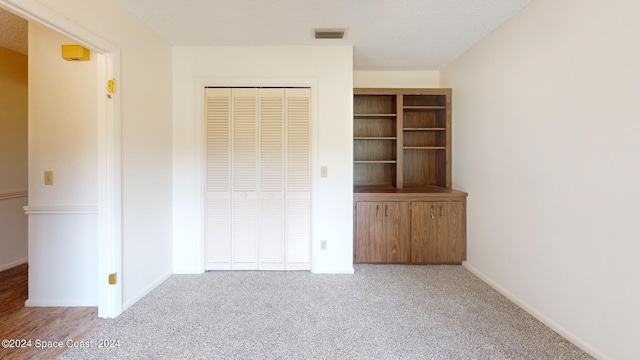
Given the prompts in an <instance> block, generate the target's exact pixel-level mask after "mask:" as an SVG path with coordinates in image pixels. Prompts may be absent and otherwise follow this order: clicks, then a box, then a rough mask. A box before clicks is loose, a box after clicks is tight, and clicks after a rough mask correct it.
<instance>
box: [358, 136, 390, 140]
mask: <svg viewBox="0 0 640 360" xmlns="http://www.w3.org/2000/svg"><path fill="white" fill-rule="evenodd" d="M396 139H397V138H396V137H395V136H354V137H353V140H396Z"/></svg>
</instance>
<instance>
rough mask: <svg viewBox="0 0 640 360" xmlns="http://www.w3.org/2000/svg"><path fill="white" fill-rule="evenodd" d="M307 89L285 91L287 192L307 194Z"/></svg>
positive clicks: (308, 111) (308, 137) (308, 165)
mask: <svg viewBox="0 0 640 360" xmlns="http://www.w3.org/2000/svg"><path fill="white" fill-rule="evenodd" d="M309 102H310V98H309V89H287V133H286V138H287V160H286V161H287V192H309V187H310V165H311V164H310V163H311V146H310V126H309V125H310V121H311V119H310V108H309Z"/></svg>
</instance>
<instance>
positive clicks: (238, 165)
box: [232, 89, 258, 192]
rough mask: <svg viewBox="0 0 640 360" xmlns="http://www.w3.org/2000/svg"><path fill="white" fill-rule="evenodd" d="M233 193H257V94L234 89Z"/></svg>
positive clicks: (246, 90) (248, 90) (253, 91)
mask: <svg viewBox="0 0 640 360" xmlns="http://www.w3.org/2000/svg"><path fill="white" fill-rule="evenodd" d="M232 94H233V100H232V101H233V146H232V149H233V157H232V158H233V191H235V192H238V191H256V170H257V163H258V146H257V141H258V139H257V136H258V134H257V126H258V123H257V118H258V114H257V101H258V97H257V92H256V90H255V89H233V91H232Z"/></svg>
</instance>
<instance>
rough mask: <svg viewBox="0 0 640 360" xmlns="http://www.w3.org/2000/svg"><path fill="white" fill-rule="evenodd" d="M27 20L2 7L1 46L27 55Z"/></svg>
mask: <svg viewBox="0 0 640 360" xmlns="http://www.w3.org/2000/svg"><path fill="white" fill-rule="evenodd" d="M27 27H28V26H27V20H25V19H23V18H21V17H18V16H16V15H14V14H12V13H10V12H8V11H6V10H4V9H2V8H0V47H3V48H7V49H9V50H13V51H15V52H19V53H21V54H25V55H27V41H28V37H27V34H28V30H27Z"/></svg>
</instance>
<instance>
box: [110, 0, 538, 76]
mask: <svg viewBox="0 0 640 360" xmlns="http://www.w3.org/2000/svg"><path fill="white" fill-rule="evenodd" d="M117 1H118V2H119V3H120V4H122V6H123V7H125V8H126V9H128V10H129V11H130V12H131V13H132V14H133V15H135V16H136V17H137V18H139V19H140V20H141V21H142V22H143V23H145V24H147V26H149V27H150V28H151V29H153V30H154V31H155V32H156V33H158V34H160V35H161V36H162V37H164V38H165V39H166V40H167V41H169V43H171V44H172V45H214V46H215V45H252V46H263V45H264V46H270V45H322V44H329V45H336V44H348V45H353V47H354V70H406V71H408V70H438V69H440V68H442V67H443V66H444V65H446V64H448V63H449V62H451V61H452V60H454V59H455V58H457V57H458V56H459V55H461V54H462V53H463V52H465V51H466V50H467V49H469V48H470V47H471V46H473V45H474V44H475V43H476V42H478V41H479V40H480V39H482V38H483V37H485V36H486V35H487V34H489V33H490V32H491V31H493V30H494V29H496V28H497V27H498V26H499V25H500V24H502V23H503V22H505V21H506V20H507V19H509V18H510V17H511V16H513V15H514V14H515V13H516V12H518V11H519V10H521V9H522V8H524V7H525V6H527V5H528V4H529V3H530V2H531V1H532V0H268V1H267V0H117ZM335 27H344V28H348V32H347V36H346V38H345V39H344V40H314V39H313V38H312V36H311V34H312V28H335Z"/></svg>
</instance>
